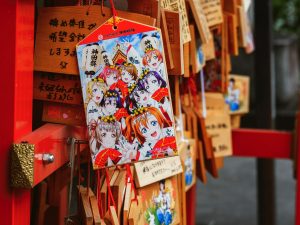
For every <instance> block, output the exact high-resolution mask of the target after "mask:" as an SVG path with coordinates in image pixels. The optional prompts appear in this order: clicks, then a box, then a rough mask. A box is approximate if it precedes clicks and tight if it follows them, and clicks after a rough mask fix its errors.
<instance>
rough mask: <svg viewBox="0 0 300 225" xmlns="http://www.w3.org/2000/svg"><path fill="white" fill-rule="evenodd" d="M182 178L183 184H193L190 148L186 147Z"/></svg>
mask: <svg viewBox="0 0 300 225" xmlns="http://www.w3.org/2000/svg"><path fill="white" fill-rule="evenodd" d="M184 166H185V171H184V176H185V184H186V185H187V186H188V185H191V184H192V182H193V159H192V155H191V146H190V145H188V148H187V152H186V158H185V160H184Z"/></svg>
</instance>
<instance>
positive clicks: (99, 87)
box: [85, 78, 106, 125]
mask: <svg viewBox="0 0 300 225" xmlns="http://www.w3.org/2000/svg"><path fill="white" fill-rule="evenodd" d="M105 92H106V84H105V83H104V81H103V80H102V79H98V78H94V79H92V80H90V81H89V82H88V83H87V85H86V99H85V102H86V121H87V124H88V125H90V123H95V122H96V121H97V120H98V117H99V115H100V114H101V112H100V111H101V109H100V103H101V101H102V100H103V97H104V93H105Z"/></svg>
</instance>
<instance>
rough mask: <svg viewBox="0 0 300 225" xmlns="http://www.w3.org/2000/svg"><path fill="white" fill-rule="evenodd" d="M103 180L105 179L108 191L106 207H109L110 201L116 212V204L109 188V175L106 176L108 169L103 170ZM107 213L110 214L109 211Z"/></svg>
mask: <svg viewBox="0 0 300 225" xmlns="http://www.w3.org/2000/svg"><path fill="white" fill-rule="evenodd" d="M105 176H106V177H105V179H106V184H107V190H108V207H110V201H112V204H113V206H114V208H115V210H116V211H117V207H116V203H115V200H114V198H113V195H112V192H111V188H110V178H109V174H108V169H107V168H105ZM109 213H110V214H111V212H110V210H109Z"/></svg>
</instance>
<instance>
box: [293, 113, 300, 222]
mask: <svg viewBox="0 0 300 225" xmlns="http://www.w3.org/2000/svg"><path fill="white" fill-rule="evenodd" d="M295 139H296V140H295V144H296V145H295V147H296V152H295V156H294V157H295V162H296V179H297V180H296V182H297V183H296V204H295V225H300V163H299V162H300V112H297V115H296V135H295Z"/></svg>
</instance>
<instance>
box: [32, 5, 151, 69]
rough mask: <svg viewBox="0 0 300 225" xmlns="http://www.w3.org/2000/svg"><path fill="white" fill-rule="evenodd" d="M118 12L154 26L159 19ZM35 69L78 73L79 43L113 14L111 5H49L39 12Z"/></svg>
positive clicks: (128, 17) (125, 16)
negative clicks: (77, 55) (108, 6)
mask: <svg viewBox="0 0 300 225" xmlns="http://www.w3.org/2000/svg"><path fill="white" fill-rule="evenodd" d="M117 13H118V15H120V16H122V17H124V18H127V19H134V20H135V21H139V22H142V23H144V24H148V25H154V24H155V19H154V18H151V17H150V16H145V15H141V14H137V13H130V12H124V11H117ZM38 15H39V16H38V23H37V32H36V40H35V53H34V57H35V58H34V70H37V71H45V72H54V73H64V74H72V75H78V74H79V72H78V66H77V59H76V49H75V47H76V44H77V43H78V42H79V41H81V40H83V39H84V38H85V37H86V36H87V35H88V34H89V33H91V32H92V31H93V30H95V28H96V27H98V26H99V25H101V24H102V23H104V22H105V21H106V20H108V19H109V18H110V17H111V16H112V14H111V9H110V8H107V7H103V8H102V9H101V6H97V5H92V6H64V7H45V8H40V9H39V11H38Z"/></svg>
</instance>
